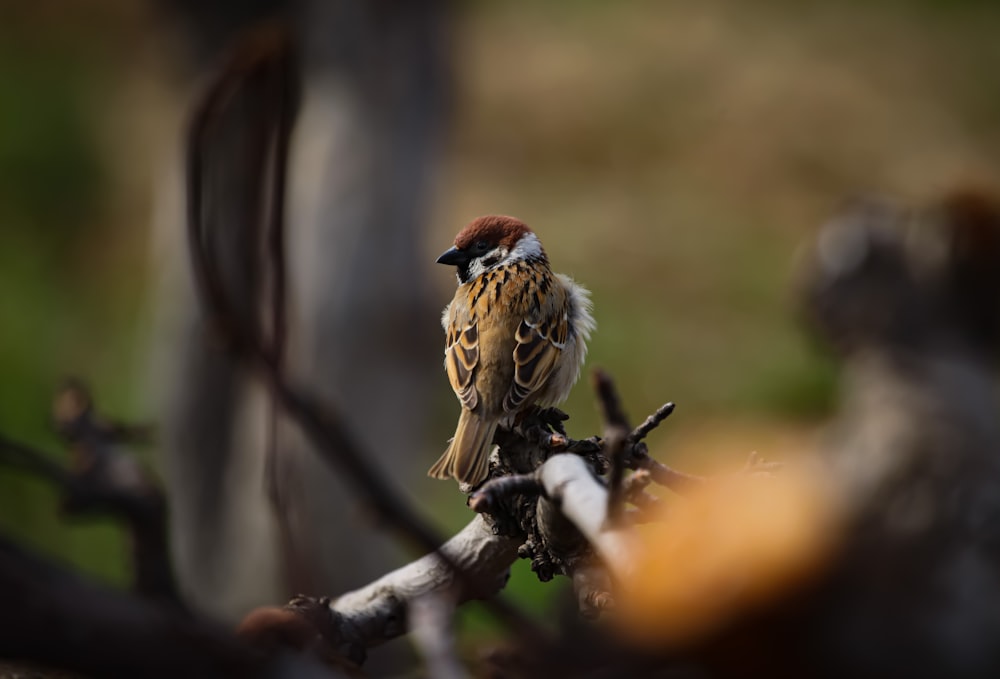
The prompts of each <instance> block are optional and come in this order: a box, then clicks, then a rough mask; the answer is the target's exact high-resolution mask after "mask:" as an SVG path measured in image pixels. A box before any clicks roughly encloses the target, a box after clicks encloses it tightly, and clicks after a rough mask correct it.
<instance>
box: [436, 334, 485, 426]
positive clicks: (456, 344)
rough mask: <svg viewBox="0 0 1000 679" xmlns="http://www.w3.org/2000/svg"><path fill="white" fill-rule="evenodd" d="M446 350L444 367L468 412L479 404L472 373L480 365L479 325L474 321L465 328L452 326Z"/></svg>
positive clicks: (452, 386)
mask: <svg viewBox="0 0 1000 679" xmlns="http://www.w3.org/2000/svg"><path fill="white" fill-rule="evenodd" d="M446 344H447V346H446V348H445V350H444V367H445V370H447V371H448V381H449V382H451V388H452V389H454V390H455V394H456V395H457V396H458V400H459V401H461V402H462V405H463V406H464V407H465V408H467V409H468V410H473V409H474V408H475V407H476V404H478V403H479V392H477V391H476V385H475V383H474V382H473V380H472V372H473V370H474V369H475V367H476V365H477V364H478V363H479V325H478V323H477V322H476V321H475V320H473V321H472V322H471V323H470V324H469V325H467V326H465V327H464V328H461V329H459V328H456V327H455V326H451V327H450V328H449V329H448V337H447V341H446Z"/></svg>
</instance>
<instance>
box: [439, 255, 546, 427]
mask: <svg viewBox="0 0 1000 679" xmlns="http://www.w3.org/2000/svg"><path fill="white" fill-rule="evenodd" d="M462 287H463V288H464V290H460V294H459V295H458V296H457V299H456V301H457V300H461V303H460V308H459V309H456V311H457V312H458V313H457V315H458V316H467V322H469V323H475V324H476V326H477V327H478V333H479V361H478V365H477V366H476V370H475V376H474V380H475V384H476V389H477V391H478V392H479V394H480V398H481V400H482V401H483V405H484V406H485V407H486V408H487V409H489V410H494V409H500V407H501V406H500V404H501V402H502V400H503V397H504V396H505V395H506V393H507V391H508V390H509V389H510V385H511V384H512V382H513V380H514V348H515V346H516V345H517V340H516V334H517V328H518V326H519V325H520V323H521V321H522V320H524V319H533V318H536V317H537V316H538V309H539V305H540V301H541V296H540V287H541V286H540V284H539V276H538V275H535V274H534V273H533V272H531V270H530V269H529V268H528V267H524V266H521V267H517V266H512V267H504V268H500V269H496V270H493V271H489V272H487V273H485V274H483V275H482V276H480V277H479V278H477V279H475V280H474V281H470V282H469V283H467V284H466V285H464V286H462ZM455 320H456V321H458V322H459V324H461V323H462V320H463V319H461V318H456V319H455Z"/></svg>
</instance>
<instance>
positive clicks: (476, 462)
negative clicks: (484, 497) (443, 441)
mask: <svg viewBox="0 0 1000 679" xmlns="http://www.w3.org/2000/svg"><path fill="white" fill-rule="evenodd" d="M496 430H497V423H496V422H487V421H485V420H483V419H482V418H481V417H480V416H479V415H477V414H475V413H473V412H472V411H470V410H465V409H463V410H462V415H461V417H459V418H458V427H457V428H456V429H455V437H454V438H453V439H452V440H451V444H450V445H449V446H448V450H446V451H444V455H442V456H441V457H440V459H438V461H437V462H435V463H434V466H433V467H431V468H430V470H429V471H428V472H427V475H428V476H433V477H434V478H436V479H447V478H448V477H452V476H453V477H455V478H456V479H457V480H459V481H460V482H462V483H468V484H469V485H472V486H476V485H478V484H480V483H482V482H483V480H484V479H485V478H486V475H487V474H488V473H489V466H490V465H489V463H490V448H491V447H492V445H493V435H494V434H495V433H496Z"/></svg>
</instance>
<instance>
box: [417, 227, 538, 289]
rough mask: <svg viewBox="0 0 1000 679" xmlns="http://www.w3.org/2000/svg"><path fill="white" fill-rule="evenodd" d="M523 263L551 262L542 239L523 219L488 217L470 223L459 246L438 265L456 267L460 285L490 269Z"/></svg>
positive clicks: (456, 243) (456, 239) (440, 258)
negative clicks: (540, 239)
mask: <svg viewBox="0 0 1000 679" xmlns="http://www.w3.org/2000/svg"><path fill="white" fill-rule="evenodd" d="M519 260H534V261H538V262H546V261H547V259H546V257H545V251H544V250H542V244H541V243H540V242H539V240H538V236H536V235H535V234H534V233H532V231H531V229H529V228H528V225H527V224H525V223H524V222H522V221H521V220H520V219H515V218H514V217H505V216H503V215H487V216H485V217H478V218H476V219H474V220H472V221H471V222H469V224H468V225H466V227H465V228H464V229H462V230H461V231H460V232H459V234H458V235H457V236H455V246H454V247H452V248H451V249H449V250H447V251H446V252H445V253H444V254H442V255H441V256H440V257H438V258H437V263H438V264H450V265H452V266H454V267H456V268H457V269H458V271H457V273H458V280H459V282H460V283H468V282H469V281H471V280H473V279H475V278H477V277H478V276H481V275H482V274H484V273H485V272H487V271H489V270H490V269H495V268H496V267H498V266H502V265H505V264H510V263H511V262H516V261H519Z"/></svg>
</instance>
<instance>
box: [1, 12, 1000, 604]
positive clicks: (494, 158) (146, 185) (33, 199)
mask: <svg viewBox="0 0 1000 679" xmlns="http://www.w3.org/2000/svg"><path fill="white" fill-rule="evenodd" d="M453 10H454V15H455V21H454V24H453V30H454V36H455V44H454V45H453V49H454V67H455V72H454V78H455V81H454V86H455V94H454V101H453V106H454V116H453V119H452V123H453V128H452V130H451V134H450V138H449V140H448V149H447V156H446V163H445V168H444V172H443V173H442V175H441V176H440V177H439V180H438V182H437V190H436V195H435V201H434V217H433V219H432V220H431V226H430V228H429V230H428V233H427V237H426V238H425V239H424V242H425V248H424V250H423V251H422V252H420V253H414V256H416V257H422V258H424V259H425V260H426V261H427V262H428V263H430V262H431V261H433V258H434V257H435V256H436V255H437V254H438V253H439V252H440V251H441V250H443V249H444V248H445V247H446V246H447V244H448V243H449V242H450V241H451V239H452V237H453V236H454V233H455V232H456V231H457V230H458V229H459V228H460V227H461V225H463V224H464V223H465V222H467V221H468V220H469V219H470V218H471V217H474V216H476V215H479V214H483V213H487V212H501V213H507V214H513V215H517V216H519V217H521V218H522V219H524V220H525V221H527V222H528V223H529V224H531V225H532V226H533V227H534V228H535V230H536V231H537V232H538V233H539V235H540V236H541V238H542V240H543V242H544V243H545V245H546V249H547V250H548V252H549V255H550V258H551V260H552V261H553V264H554V266H555V268H556V269H557V270H559V271H562V272H565V273H569V274H571V275H573V276H574V277H576V278H577V279H578V280H580V281H582V282H584V283H585V284H586V285H587V286H588V287H589V288H590V289H591V290H592V291H593V297H594V302H595V306H596V317H597V319H598V324H599V328H598V333H597V335H596V337H595V338H594V341H593V344H592V349H591V354H590V356H591V359H590V364H591V365H601V366H604V367H606V368H607V369H609V370H610V371H611V372H612V373H613V374H614V375H615V376H616V377H617V379H618V380H619V383H620V386H621V389H622V391H623V392H624V394H625V395H626V405H627V407H628V409H629V411H630V412H631V413H632V414H633V416H634V417H635V418H637V419H638V418H640V417H643V416H645V414H647V413H648V412H650V411H651V410H653V409H654V408H655V407H656V406H658V405H659V404H660V403H662V402H663V401H666V400H673V401H675V402H677V403H678V404H679V407H678V411H677V414H675V415H674V417H673V418H672V419H671V420H670V422H669V423H668V425H666V426H665V427H664V430H663V431H662V432H660V433H657V434H656V435H655V436H654V438H653V440H652V444H653V446H654V449H655V450H654V452H655V453H656V454H657V455H658V456H659V457H661V458H662V459H664V460H667V461H670V462H675V463H676V464H677V465H679V466H680V465H685V468H687V469H692V470H695V471H699V470H704V469H707V468H708V466H709V464H710V463H709V462H708V460H709V459H711V458H714V457H715V456H718V455H721V456H723V457H725V458H727V459H730V460H738V459H740V458H742V457H743V456H744V455H746V454H747V453H748V452H749V451H750V450H758V451H760V452H761V453H762V454H763V455H764V456H765V457H769V458H777V459H780V458H781V457H783V456H785V455H787V454H790V453H791V452H794V451H795V450H796V449H800V448H801V447H803V446H806V445H809V442H810V441H811V440H812V438H813V437H814V435H815V432H816V431H817V428H818V426H819V424H820V423H821V422H822V421H823V418H824V417H825V416H826V415H827V414H828V413H829V412H830V409H831V408H832V406H833V401H834V396H835V380H834V369H833V366H832V365H831V364H830V363H829V362H828V360H827V359H825V358H824V356H823V355H822V353H821V352H818V351H816V349H815V347H813V346H811V345H810V343H809V342H808V341H807V338H805V337H804V336H803V334H802V332H801V331H800V329H799V328H798V327H797V325H796V322H795V319H794V315H793V314H792V312H791V304H790V294H789V290H790V280H791V274H792V271H793V268H794V266H793V263H794V254H795V250H796V246H797V244H798V243H799V242H800V241H801V240H802V239H803V238H804V237H805V236H807V235H808V234H809V233H810V232H811V231H812V230H813V229H814V228H815V227H816V226H817V225H818V223H819V222H820V221H821V220H822V219H823V217H824V216H825V215H826V214H828V213H829V211H830V210H831V209H832V208H833V207H834V206H835V205H836V204H838V203H839V202H840V201H841V200H842V199H843V198H844V197H845V196H847V195H850V194H852V193H856V192H859V191H870V190H874V191H879V192H887V193H890V194H892V195H895V196H899V197H902V198H905V199H909V200H915V201H925V200H928V199H930V198H932V197H934V196H935V195H937V194H938V193H940V192H941V191H943V190H947V189H948V188H950V187H953V186H955V185H957V184H959V183H962V182H966V181H973V182H976V183H977V184H986V185H990V184H993V183H995V182H996V180H997V177H998V170H1000V165H998V162H997V158H998V157H1000V156H998V152H1000V125H998V123H1000V83H998V80H997V75H996V74H997V73H1000V41H998V40H997V39H996V35H997V28H998V27H1000V7H997V6H995V5H994V4H993V3H987V2H944V1H943V0H940V1H937V2H930V1H924V2H910V3H904V2H899V1H890V0H883V1H881V2H860V1H854V2H851V1H846V2H834V1H828V2H819V1H816V0H812V1H804V2H786V1H782V0H763V1H758V2H754V3H746V2H740V0H709V1H706V2H701V3H681V2H652V1H650V2H639V1H637V0H627V1H625V0H618V1H615V2H596V1H590V2H573V3H569V2H554V1H551V2H537V1H535V2H531V1H528V0H518V1H515V2H505V3H500V2H474V3H462V4H456V5H454V7H453ZM177 54H178V50H177V44H176V37H175V36H174V34H173V33H172V32H171V31H169V30H167V28H166V25H165V23H164V21H163V17H162V16H160V15H158V14H157V12H156V11H155V10H154V8H153V7H152V6H150V5H147V4H146V3H141V2H140V3H134V2H128V1H125V0H119V1H111V0H97V1H94V2H89V3H77V2H73V1H72V0H52V1H49V0H46V1H42V2H34V3H14V2H0V319H2V330H0V375H2V380H0V385H2V387H0V389H2V391H0V431H2V432H3V433H5V434H6V435H8V436H11V437H14V438H18V439H21V440H24V441H28V442H31V443H34V444H37V445H39V446H41V447H44V448H45V449H47V450H50V451H52V452H53V454H60V453H59V446H58V445H57V442H56V439H55V438H54V436H53V435H52V434H51V432H50V431H49V427H48V423H47V413H48V407H49V400H50V396H51V392H52V389H53V387H54V385H55V384H56V382H57V381H58V380H59V378H60V377H62V376H65V375H68V374H74V375H80V376H82V377H84V378H86V379H87V380H89V381H90V383H91V384H92V385H93V387H94V389H95V391H96V393H97V397H98V399H99V403H100V404H101V407H102V409H103V410H104V411H105V412H107V413H110V414H113V415H115V416H116V417H120V418H123V419H132V420H144V419H146V418H148V417H149V413H150V406H149V385H148V383H147V380H148V376H149V374H150V372H151V371H150V370H149V365H148V363H149V354H148V347H149V344H150V336H149V335H150V328H151V317H152V311H151V309H150V305H151V297H152V287H153V281H152V280H151V275H150V273H149V272H150V268H151V267H150V263H151V261H153V259H154V258H156V257H157V256H158V253H157V250H156V245H155V239H154V238H153V237H152V234H151V229H150V222H151V220H152V217H151V214H152V212H153V208H154V205H155V201H156V198H157V182H158V177H159V175H160V172H161V171H162V169H163V167H164V165H165V164H166V163H167V162H168V159H169V158H170V156H171V154H173V153H176V150H177V147H176V144H177V140H176V139H175V138H173V137H172V134H173V132H172V131H173V130H174V129H175V122H176V120H177V119H178V116H179V113H180V112H181V111H182V110H183V106H184V102H185V98H186V96H187V95H186V93H187V91H188V87H187V86H186V85H185V84H183V78H182V77H181V76H180V75H179V73H180V72H181V70H182V69H181V68H180V67H179V66H178V61H179V57H178V56H177ZM430 275H431V276H433V279H432V280H433V282H434V284H435V286H436V290H437V291H438V292H439V296H440V302H441V305H442V306H443V305H444V304H445V302H446V301H447V300H448V299H449V298H450V296H451V294H452V293H451V291H452V288H453V278H452V276H451V274H450V272H448V271H446V270H444V269H443V268H437V269H434V268H430ZM437 386H438V387H439V389H440V394H439V395H436V396H437V397H439V398H438V400H439V402H440V413H439V416H438V418H437V420H436V425H435V432H434V433H435V435H434V437H433V440H432V441H431V442H428V451H430V452H428V454H427V457H428V461H430V460H431V459H433V457H435V456H436V455H437V450H438V448H439V447H440V446H439V442H440V441H443V440H444V439H446V438H447V436H448V435H449V433H450V428H451V427H452V426H453V422H454V416H455V404H454V401H453V400H452V398H451V394H450V393H448V391H447V386H446V382H445V380H444V378H443V375H442V379H441V381H440V384H439V385H437ZM566 410H567V411H569V412H570V413H571V414H572V415H573V420H572V432H573V433H576V434H578V435H581V436H584V435H589V434H590V433H594V432H596V431H597V427H598V422H597V417H596V412H595V410H594V406H593V400H592V398H591V395H590V393H589V391H588V389H587V388H586V386H585V385H584V384H582V383H581V385H580V386H578V387H577V389H576V390H575V392H574V394H573V396H572V397H571V399H570V401H569V403H568V404H567V405H566ZM142 454H144V455H148V461H149V463H150V465H153V466H155V455H154V454H153V453H148V452H146V453H142ZM431 504H433V506H434V513H435V516H437V518H439V519H440V521H441V522H442V524H443V525H444V526H446V527H447V528H448V529H451V528H455V527H457V526H459V525H461V524H463V523H464V522H465V521H466V520H467V515H466V514H465V513H459V512H456V511H455V510H454V497H447V498H444V497H442V498H439V499H438V501H435V502H433V503H431ZM0 532H3V533H4V534H7V535H11V536H13V537H14V538H16V539H18V540H20V541H23V542H25V543H27V544H30V545H32V546H34V547H36V548H38V549H40V550H42V551H44V552H45V553H48V554H51V555H55V556H58V557H61V558H65V559H68V560H70V561H71V562H73V563H74V564H76V565H78V566H79V567H80V568H81V569H83V570H84V571H86V572H88V573H90V574H93V575H95V576H97V577H100V578H102V579H104V580H107V581H110V582H113V583H122V582H124V579H125V575H126V572H125V568H126V563H125V549H124V544H123V541H122V537H121V535H120V534H119V532H118V531H117V529H116V528H115V527H113V526H109V525H105V524H101V523H99V522H97V523H95V522H87V523H86V524H75V525H66V524H65V523H63V522H62V521H61V520H60V518H59V517H58V515H57V512H56V499H55V496H54V494H53V493H52V492H51V491H50V490H49V489H47V488H46V487H45V486H44V485H43V484H39V483H37V482H34V481H33V480H31V479H29V478H26V477H24V476H22V475H19V474H15V473H12V472H10V471H8V470H5V469H0ZM526 570H527V569H526V566H524V565H523V564H521V565H519V566H518V576H517V578H516V579H515V580H516V583H520V584H518V586H517V587H515V589H517V590H520V591H521V598H523V599H526V600H533V599H534V598H535V595H534V593H535V592H536V591H537V590H536V589H535V588H533V587H531V586H530V581H531V577H530V576H529V575H528V574H527V573H525V572H524V571H526Z"/></svg>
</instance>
